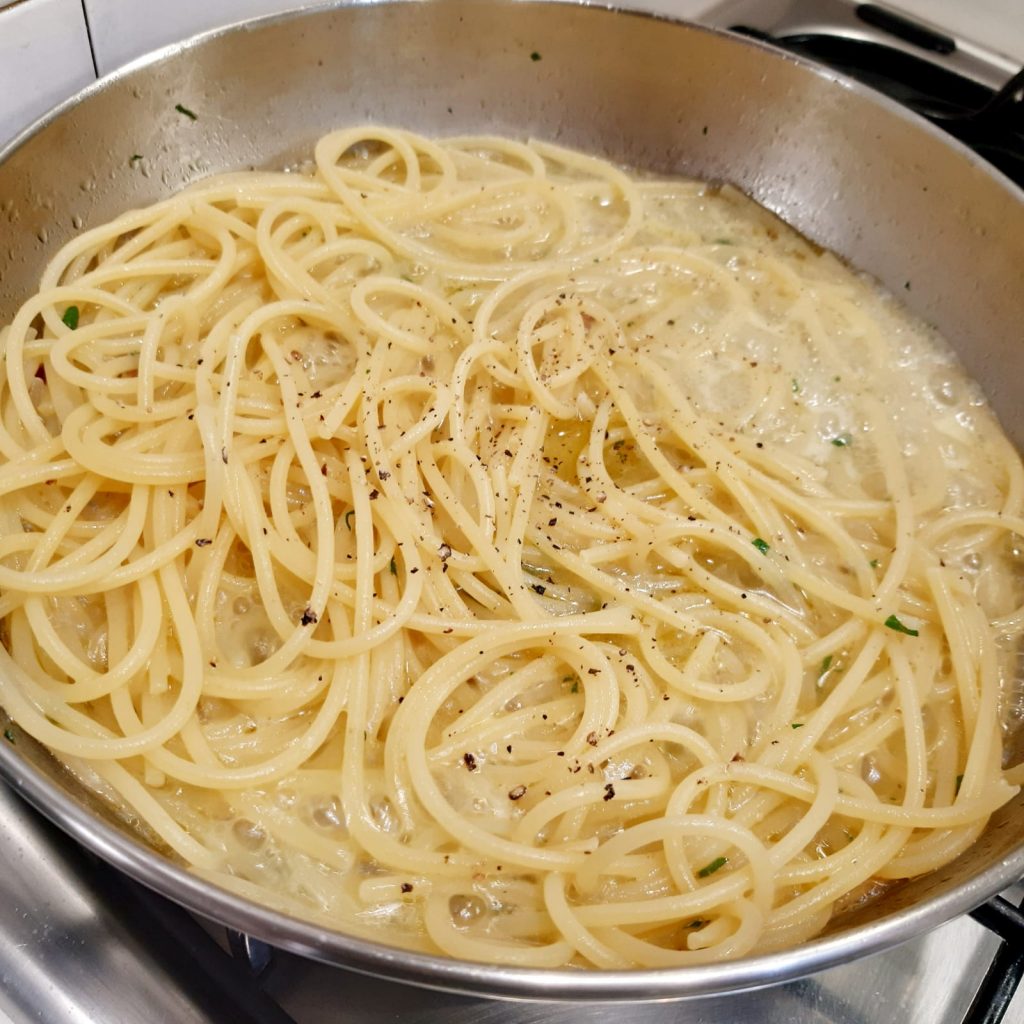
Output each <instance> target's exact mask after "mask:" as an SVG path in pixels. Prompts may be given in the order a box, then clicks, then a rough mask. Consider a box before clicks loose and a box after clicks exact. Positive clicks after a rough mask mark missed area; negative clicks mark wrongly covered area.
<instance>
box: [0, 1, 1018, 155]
mask: <svg viewBox="0 0 1024 1024" xmlns="http://www.w3.org/2000/svg"><path fill="white" fill-rule="evenodd" d="M318 2H320V0H0V146H2V145H3V144H4V143H5V142H6V141H7V140H8V139H10V138H12V137H13V136H14V135H15V134H16V133H17V132H18V131H20V130H21V129H22V128H24V127H25V126H26V125H27V124H29V123H31V121H33V120H34V119H35V118H36V117H38V116H39V115H40V114H42V113H44V112H45V111H46V110H48V109H49V108H50V107H52V106H54V105H56V104H57V103H58V102H60V101H61V100H62V99H64V98H66V97H67V96H70V95H71V94H73V93H74V92H76V91H77V90H78V89H80V88H81V87H82V86H83V85H85V84H86V83H88V82H89V81H92V79H93V78H94V68H93V57H92V54H91V53H90V48H89V32H90V31H91V35H92V43H93V50H94V52H95V59H96V69H97V70H98V71H99V73H100V74H101V75H102V74H106V73H107V72H109V71H112V70H114V69H115V68H117V67H119V66H120V65H122V64H124V63H126V62H128V61H130V60H133V59H134V58H136V57H138V56H140V55H141V54H144V53H147V52H148V51H150V50H153V49H156V48H158V47H160V46H164V45H166V44H168V43H172V42H175V41H177V40H179V39H183V38H185V37H187V36H189V35H192V34H194V33H196V32H201V31H203V30H205V29H210V28H216V27H218V26H221V25H227V24H230V23H231V22H234V21H239V20H242V19H244V18H251V17H256V16H258V15H262V14H271V13H275V12H278V11H282V10H287V9H289V8H292V7H296V6H315V5H316V4H317V3H318ZM620 2H623V3H624V4H625V5H626V6H635V7H643V8H647V9H650V10H655V11H658V12H660V13H665V14H674V15H677V16H680V17H689V18H697V19H699V17H700V14H701V12H703V11H705V10H707V9H709V8H710V7H712V6H714V0H620ZM888 4H889V6H892V7H897V8H899V9H902V10H905V11H907V12H909V13H911V14H915V15H917V16H918V17H920V18H923V19H925V20H928V21H930V22H932V23H935V24H938V25H941V26H943V27H945V28H946V29H947V30H949V31H951V32H952V33H953V34H954V35H958V36H960V37H962V38H964V39H968V40H973V41H974V42H977V43H980V44H982V45H983V46H986V47H988V48H990V49H992V50H996V51H997V52H999V53H1002V54H1004V55H1006V56H1007V57H1009V58H1011V59H1012V60H1014V61H1015V62H1017V63H1024V0H888ZM86 13H87V14H88V27H87V25H86V17H85V15H86Z"/></svg>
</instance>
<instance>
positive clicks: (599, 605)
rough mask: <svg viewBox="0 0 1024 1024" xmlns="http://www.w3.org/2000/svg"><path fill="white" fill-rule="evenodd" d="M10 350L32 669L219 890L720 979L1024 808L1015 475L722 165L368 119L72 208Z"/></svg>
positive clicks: (170, 842) (61, 710)
mask: <svg viewBox="0 0 1024 1024" xmlns="http://www.w3.org/2000/svg"><path fill="white" fill-rule="evenodd" d="M0 337H2V339H3V346H4V354H5V366H4V379H3V390H2V393H0V450H2V452H3V456H4V460H5V463H6V465H4V466H3V467H2V469H0V621H2V631H3V650H2V651H0V661H2V664H0V703H2V705H3V706H4V707H5V708H6V709H7V711H8V712H9V714H10V715H11V716H12V718H13V719H14V720H15V721H16V722H17V723H18V725H19V726H20V728H21V729H23V730H24V731H25V732H26V733H28V734H31V735H32V736H34V737H36V738H37V739H38V740H40V741H41V742H42V743H44V744H46V745H47V746H48V747H49V748H50V749H51V750H53V751H54V753H55V754H56V756H57V757H58V758H60V759H61V760H62V761H63V762H64V763H65V764H67V765H68V766H69V768H70V769H71V770H72V771H73V772H74V773H75V774H76V775H77V776H78V777H79V778H81V779H83V780H84V781H85V782H86V783H87V784H88V785H89V786H90V787H92V788H94V789H95V790H96V791H97V792H99V793H100V794H101V795H103V796H105V797H106V798H108V799H109V800H110V801H111V802H112V803H113V804H114V805H115V806H117V807H118V808H120V809H121V812H122V813H123V814H125V815H126V816H127V817H128V818H129V820H130V821H131V822H132V824H133V825H134V826H135V827H137V828H139V829H140V830H141V831H142V832H143V833H144V834H145V835H146V836H147V837H148V838H149V839H150V840H151V841H152V842H153V843H154V844H155V845H157V846H158V847H159V848H161V849H162V850H164V851H166V852H167V853H168V854H170V855H171V856H173V857H175V858H177V859H179V860H181V861H183V862H185V863H186V864H188V865H189V866H190V867H191V869H192V870H194V871H196V872H197V873H199V874H201V875H203V876H205V877H208V878H211V879H213V880H215V881H216V882H217V883H218V884H220V885H222V886H224V887H226V888H229V889H233V890H236V891H238V892H241V893H243V894H245V895H247V896H249V897H251V898H253V899H255V900H257V901H259V902H262V903H266V904H268V905H271V906H274V907H279V908H283V909H286V910H288V911H290V912H293V913H296V914H299V915H301V916H304V917H308V918H312V919H315V920H317V921H319V922H322V923H326V924H328V925H330V926H332V927H336V928H337V929H339V930H341V931H344V932H348V933H351V934H355V935H360V936H366V937H370V938H374V939H378V940H381V941H385V942H390V943H395V944H400V945H404V946H409V947H413V948H418V949H424V950H429V951H435V952H437V951H439V952H443V953H445V954H448V955H450V956H455V957H462V958H466V959H473V960H486V961H491V962H498V963H507V964H520V965H527V966H550V967H556V966H561V965H575V966H584V967H598V968H622V967H663V966H672V965H686V964H696V963H704V962H710V961H715V960H722V959H729V958H736V957H740V956H743V955H746V954H749V953H754V952H763V951H767V950H771V949H776V948H781V947H785V946H789V945H794V944H796V943H799V942H802V941H804V940H806V939H808V938H810V937H812V936H813V935H815V934H817V933H818V932H820V931H821V930H822V929H823V928H824V927H825V926H826V924H827V923H828V922H829V920H830V919H831V918H832V917H833V916H834V915H835V914H836V913H840V912H841V911H842V910H843V909H844V908H845V907H847V906H849V905H851V904H855V903H857V902H858V901H862V900H864V899H867V898H871V897H872V896H873V895H876V894H877V893H879V892H881V891H882V890H884V888H885V887H886V886H887V885H890V884H892V883H893V882H894V881H896V880H899V879H902V878H907V877H912V876H915V875H918V874H922V873H924V872H927V871H931V870H934V869H936V868H938V867H939V866H941V865H943V864H945V863H947V862H948V861H950V860H951V859H953V858H954V857H955V856H957V855H958V854H959V853H960V852H961V851H962V850H964V849H965V848H967V847H968V846H969V845H970V844H971V843H972V842H973V841H974V840H975V839H976V838H977V837H978V835H979V834H980V833H981V831H982V830H983V829H984V827H985V824H986V822H987V820H988V817H989V815H990V814H991V813H992V812H993V811H994V810H996V809H997V808H998V807H999V806H1001V805H1002V804H1003V803H1005V802H1006V801H1007V800H1008V799H1010V798H1011V797H1012V796H1013V795H1014V793H1016V792H1017V788H1018V786H1019V784H1020V782H1021V770H1020V768H1019V767H1015V766H1014V765H1012V764H1009V763H1006V764H1004V756H1003V748H1004V739H1003V729H1004V727H1006V723H1008V722H1010V721H1012V720H1013V719H1014V716H1015V715H1016V716H1019V711H1020V704H1021V699H1020V687H1019V685H1018V682H1017V676H1016V671H1017V649H1018V645H1019V641H1020V634H1021V631H1022V629H1024V611H1022V608H1021V604H1022V600H1024V593H1022V587H1021V579H1022V574H1021V566H1022V553H1021V543H1022V533H1024V519H1022V517H1021V507H1022V498H1024V473H1022V468H1021V463H1020V459H1019V457H1018V456H1017V454H1016V452H1015V451H1014V450H1013V448H1012V446H1011V445H1010V443H1009V442H1008V440H1007V439H1006V438H1005V436H1004V435H1003V434H1002V432H1001V430H1000V428H999V426H998V424H997V422H996V420H995V418H994V417H993V415H992V413H991V412H990V411H989V409H988V408H987V406H986V405H985V402H984V399H983V397H982V396H981V394H980V393H979V390H978V388H977V387H976V386H975V385H974V384H973V383H972V382H971V381H970V380H969V379H967V378H966V376H965V375H964V373H963V371H962V369H961V368H960V366H959V365H958V363H957V362H956V360H955V358H954V357H953V355H952V354H951V352H950V350H949V349H948V347H947V346H946V345H945V343H944V342H942V340H941V339H939V338H937V337H936V336H935V335H934V333H933V332H932V331H930V330H929V329H927V328H926V327H925V326H923V325H922V324H920V323H918V322H916V321H915V320H914V319H913V318H911V317H910V316H909V315H908V314H907V313H906V312H905V311H904V310H903V309H901V307H900V306H899V304H898V303H897V302H896V301H894V299H893V298H892V297H891V296H889V295H887V294H885V293H884V292H882V291H880V290H879V289H878V288H877V287H876V286H875V285H874V283H873V282H872V281H870V280H869V279H867V278H865V277H863V276H861V275H858V274H857V273H855V272H853V271H852V270H851V269H849V268H848V267H846V266H845V265H843V264H842V263H841V262H840V261H839V260H838V259H836V258H835V257H834V256H832V255H831V254H829V253H827V252H823V251H821V250H820V249H818V248H817V247H815V246H813V245H812V244H810V243H808V242H807V241H806V240H804V239H803V238H801V237H800V236H799V235H798V234H797V233H796V232H794V231H793V230H791V229H790V228H788V227H787V226H785V225H784V224H782V223H781V222H780V221H779V220H778V219H777V218H775V217H774V216H772V215H771V214H769V213H767V212H766V211H765V210H763V209H761V208H760V207H758V206H757V205H756V204H754V203H753V202H751V201H750V200H748V199H746V198H745V197H744V196H742V195H741V194H740V193H738V192H737V191H735V190H734V189H732V188H729V187H718V186H710V185H707V184H702V183H699V182H689V181H678V180H664V181H663V180H653V179H651V178H649V177H635V176H630V175H628V174H626V173H624V172H622V171H620V170H618V169H617V168H615V167H613V166H612V165H610V164H608V163H605V162H604V161H601V160H598V159H595V158H592V157H589V156H586V155H583V154H579V153H575V152H571V151H567V150H564V149H559V148H557V147H554V146H550V145H547V144H544V143H539V142H535V143H529V144H522V143H517V142H513V141H510V140H504V139H496V138H484V137H473V138H462V139H451V140H445V141H440V142H435V141H431V140H427V139H423V138H420V137H418V136H415V135H412V134H411V133H406V132H401V131H397V130H391V129H382V128H373V127H371V128H363V129H351V130H345V131H340V132H336V133H334V134H332V135H328V136H326V137H325V138H324V139H322V140H320V142H319V143H318V145H317V147H316V153H315V160H314V162H313V163H311V164H310V165H309V166H308V167H304V168H302V169H301V170H300V171H298V172H296V173H290V174H274V173H256V172H253V173H246V174H237V175H226V176H222V177H220V178H214V179H210V180H208V181H204V182H202V183H199V184H198V185H196V186H193V187H191V188H189V189H187V190H186V191H184V192H183V193H181V194H179V195H178V196H175V197H173V198H171V199H168V200H166V201H164V202H162V203H159V204H157V205H155V206H154V207H152V208H149V209H147V210H143V211H137V212H133V213H129V214H126V215H125V216H124V217H122V218H120V219H119V220H117V221H114V222H112V223H111V224H109V225H106V226H104V227H101V228H98V229H95V230H93V231H90V232H87V233H85V234H84V235H82V236H81V237H80V238H78V239H76V240H74V241H72V242H71V243H69V244H68V245H67V246H65V248H64V249H63V250H62V251H61V252H60V253H59V254H58V255H57V256H56V257H55V259H54V261H53V262H52V263H51V265H50V266H49V268H48V269H47V271H46V272H45V274H44V277H43V280H42V282H41V284H40V291H39V293H38V294H37V295H36V296H34V297H33V298H31V299H29V300H28V301H27V302H26V304H25V306H24V307H23V308H22V310H21V311H20V312H19V314H18V315H17V316H16V318H15V320H14V322H13V323H12V324H11V325H10V327H9V328H8V329H6V330H5V331H4V332H2V333H0Z"/></svg>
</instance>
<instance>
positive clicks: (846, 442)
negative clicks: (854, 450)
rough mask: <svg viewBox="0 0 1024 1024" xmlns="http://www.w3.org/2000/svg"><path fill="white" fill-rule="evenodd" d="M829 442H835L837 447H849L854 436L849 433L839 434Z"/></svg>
mask: <svg viewBox="0 0 1024 1024" xmlns="http://www.w3.org/2000/svg"><path fill="white" fill-rule="evenodd" d="M829 444H833V445H835V446H836V447H837V448H849V447H850V445H851V444H853V438H852V437H850V435H849V434H839V435H838V436H836V437H833V438H830V439H829Z"/></svg>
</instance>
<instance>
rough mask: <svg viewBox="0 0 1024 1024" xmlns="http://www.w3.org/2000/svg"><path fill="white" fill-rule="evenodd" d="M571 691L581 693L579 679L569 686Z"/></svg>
mask: <svg viewBox="0 0 1024 1024" xmlns="http://www.w3.org/2000/svg"><path fill="white" fill-rule="evenodd" d="M569 692H570V693H579V692H580V681H579V680H578V679H577V680H576V682H575V683H573V684H572V686H570V687H569Z"/></svg>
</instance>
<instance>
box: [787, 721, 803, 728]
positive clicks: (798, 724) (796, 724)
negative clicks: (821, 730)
mask: <svg viewBox="0 0 1024 1024" xmlns="http://www.w3.org/2000/svg"><path fill="white" fill-rule="evenodd" d="M789 727H790V729H802V728H803V727H804V723H803V722H790V723H789Z"/></svg>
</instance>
